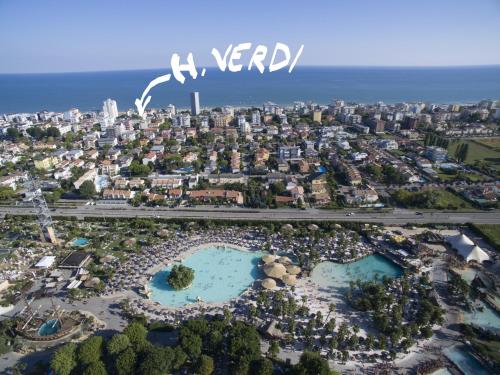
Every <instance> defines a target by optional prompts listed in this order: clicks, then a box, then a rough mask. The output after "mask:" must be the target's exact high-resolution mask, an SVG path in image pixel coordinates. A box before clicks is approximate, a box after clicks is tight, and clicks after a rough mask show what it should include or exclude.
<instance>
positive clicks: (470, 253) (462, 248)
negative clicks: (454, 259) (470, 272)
mask: <svg viewBox="0 0 500 375" xmlns="http://www.w3.org/2000/svg"><path fill="white" fill-rule="evenodd" d="M446 242H448V243H449V244H450V245H451V247H453V248H454V249H455V250H456V251H457V252H458V254H460V255H461V256H462V257H463V258H464V260H465V261H466V262H470V261H472V260H474V261H476V262H478V263H481V262H484V261H485V260H489V259H490V256H489V255H488V254H487V253H486V252H485V251H484V250H483V249H481V248H480V247H479V246H477V245H475V244H474V242H472V240H471V239H470V238H469V237H467V236H466V235H465V234H463V233H462V234H458V235H456V236H450V237H448V238H446Z"/></svg>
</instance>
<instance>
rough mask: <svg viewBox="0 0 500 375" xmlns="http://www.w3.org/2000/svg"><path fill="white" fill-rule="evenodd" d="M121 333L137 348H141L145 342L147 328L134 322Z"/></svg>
mask: <svg viewBox="0 0 500 375" xmlns="http://www.w3.org/2000/svg"><path fill="white" fill-rule="evenodd" d="M123 333H124V334H125V335H126V336H127V337H128V338H129V340H130V343H131V344H132V345H133V346H134V347H135V348H136V349H137V348H143V347H144V344H145V343H146V342H147V340H146V336H147V334H148V331H147V329H146V328H145V327H144V326H143V325H142V324H140V323H137V322H134V323H130V324H129V325H128V326H127V327H126V328H125V329H124V330H123Z"/></svg>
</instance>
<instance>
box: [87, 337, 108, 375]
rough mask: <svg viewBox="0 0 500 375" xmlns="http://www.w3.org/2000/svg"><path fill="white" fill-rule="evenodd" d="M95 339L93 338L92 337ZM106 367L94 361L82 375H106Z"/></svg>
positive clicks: (100, 362)
mask: <svg viewBox="0 0 500 375" xmlns="http://www.w3.org/2000/svg"><path fill="white" fill-rule="evenodd" d="M94 337H95V336H94ZM107 374H108V372H107V371H106V366H104V363H102V361H96V362H93V363H91V364H90V365H88V366H87V368H86V369H85V371H83V375H107Z"/></svg>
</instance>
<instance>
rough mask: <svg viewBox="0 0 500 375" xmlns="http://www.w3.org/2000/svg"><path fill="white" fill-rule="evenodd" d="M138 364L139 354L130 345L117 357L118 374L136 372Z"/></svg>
mask: <svg viewBox="0 0 500 375" xmlns="http://www.w3.org/2000/svg"><path fill="white" fill-rule="evenodd" d="M136 364H137V354H136V353H135V351H134V349H132V348H131V347H128V348H127V349H125V350H124V351H122V352H121V353H120V354H118V356H117V357H116V361H115V369H116V372H117V374H118V375H132V374H135V366H136Z"/></svg>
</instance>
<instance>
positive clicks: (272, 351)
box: [267, 340, 280, 358]
mask: <svg viewBox="0 0 500 375" xmlns="http://www.w3.org/2000/svg"><path fill="white" fill-rule="evenodd" d="M279 352H280V346H279V344H278V342H277V341H276V340H274V341H272V342H271V345H269V349H268V350H267V353H268V354H269V355H270V356H271V358H276V357H277V356H278V354H279Z"/></svg>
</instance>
